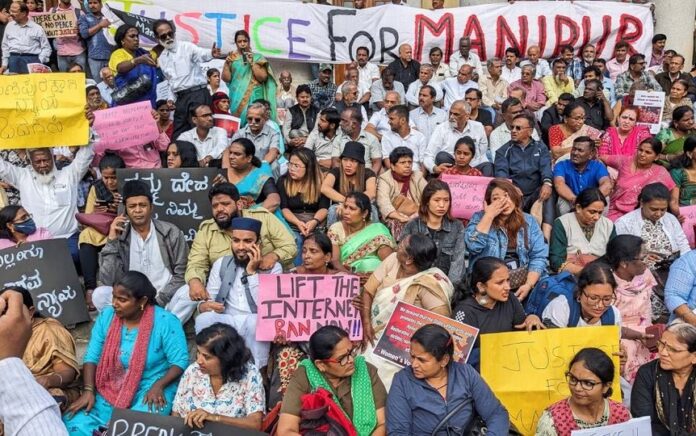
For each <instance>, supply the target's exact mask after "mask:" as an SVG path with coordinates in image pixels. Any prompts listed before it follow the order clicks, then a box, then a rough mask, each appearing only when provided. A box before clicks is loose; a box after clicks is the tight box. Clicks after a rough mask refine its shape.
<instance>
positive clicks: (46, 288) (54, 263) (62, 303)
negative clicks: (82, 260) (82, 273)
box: [0, 239, 89, 325]
mask: <svg viewBox="0 0 696 436" xmlns="http://www.w3.org/2000/svg"><path fill="white" fill-rule="evenodd" d="M0 277H2V278H1V279H0V288H1V287H5V286H10V285H15V286H21V287H23V288H26V289H27V290H28V291H29V292H30V293H31V295H32V297H33V298H34V306H35V307H36V309H37V310H38V311H39V312H40V313H41V314H42V315H44V316H46V317H50V318H56V319H58V320H59V321H60V322H61V323H63V325H71V324H77V323H80V322H84V321H89V314H88V313H87V306H86V305H85V298H84V295H83V293H82V286H81V285H80V280H79V278H78V277H77V272H76V271H75V266H74V265H73V261H72V257H71V256H70V250H69V249H68V243H67V241H66V240H65V239H49V240H46V241H39V242H29V243H26V244H22V245H20V246H19V247H18V248H6V249H4V250H0Z"/></svg>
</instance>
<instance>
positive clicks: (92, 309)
mask: <svg viewBox="0 0 696 436" xmlns="http://www.w3.org/2000/svg"><path fill="white" fill-rule="evenodd" d="M93 293H94V289H87V293H86V294H85V302H86V303H87V310H89V311H90V312H96V311H97V308H96V307H95V306H94V303H92V294H93Z"/></svg>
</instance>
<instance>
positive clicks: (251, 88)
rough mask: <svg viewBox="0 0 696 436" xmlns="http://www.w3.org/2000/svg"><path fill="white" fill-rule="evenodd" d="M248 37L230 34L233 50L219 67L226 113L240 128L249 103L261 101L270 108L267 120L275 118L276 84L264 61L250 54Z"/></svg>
mask: <svg viewBox="0 0 696 436" xmlns="http://www.w3.org/2000/svg"><path fill="white" fill-rule="evenodd" d="M249 42H250V39H249V34H248V33H247V32H246V31H245V30H239V31H237V32H236V33H235V34H234V43H235V44H236V45H237V51H236V52H233V53H230V55H229V56H227V59H225V65H224V66H223V68H222V80H223V81H225V82H227V83H229V96H230V112H232V115H234V116H235V117H239V120H240V127H244V126H245V125H246V112H247V107H248V106H249V104H251V103H253V102H254V101H256V100H258V99H264V100H266V101H268V102H269V103H270V105H271V117H270V119H272V120H275V119H276V116H277V114H276V97H275V95H276V81H275V78H274V77H273V70H271V65H270V64H269V63H268V60H266V58H264V57H263V56H261V55H260V54H258V53H253V52H252V51H251V45H250V43H249Z"/></svg>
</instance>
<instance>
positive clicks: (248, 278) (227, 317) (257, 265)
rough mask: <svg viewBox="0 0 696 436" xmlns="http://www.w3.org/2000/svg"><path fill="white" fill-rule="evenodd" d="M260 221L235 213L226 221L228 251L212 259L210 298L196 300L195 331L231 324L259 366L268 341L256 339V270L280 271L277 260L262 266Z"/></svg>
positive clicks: (267, 349) (265, 361)
mask: <svg viewBox="0 0 696 436" xmlns="http://www.w3.org/2000/svg"><path fill="white" fill-rule="evenodd" d="M262 228H263V226H262V224H261V221H258V220H255V219H253V218H242V217H237V218H234V219H232V221H231V224H230V229H231V237H232V244H231V246H232V255H226V256H223V257H221V258H220V259H218V260H216V261H215V263H213V266H212V268H211V269H210V277H209V280H208V290H209V291H210V298H209V299H208V300H207V301H203V302H201V303H199V304H198V311H199V312H200V315H198V316H197V317H196V333H198V332H200V331H201V330H203V329H204V328H206V327H209V326H211V325H213V324H215V323H217V322H221V323H223V324H228V325H231V326H232V327H234V328H235V330H237V332H239V334H240V335H241V336H242V337H243V338H244V342H245V344H246V346H247V347H248V348H249V350H251V354H252V355H253V356H254V363H255V364H256V366H257V367H258V368H259V369H260V368H263V367H264V366H266V363H267V362H268V351H269V349H270V342H259V341H257V340H256V317H257V304H258V292H259V273H260V274H281V273H282V272H283V268H282V267H281V266H280V264H279V263H278V262H275V263H273V264H272V265H270V267H269V268H263V265H262V261H261V250H262V248H263V243H262V242H261V229H262Z"/></svg>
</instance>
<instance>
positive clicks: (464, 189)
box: [442, 174, 493, 219]
mask: <svg viewBox="0 0 696 436" xmlns="http://www.w3.org/2000/svg"><path fill="white" fill-rule="evenodd" d="M491 180H493V178H492V177H474V176H457V175H454V174H443V175H442V181H443V182H445V183H447V184H448V185H449V187H450V191H452V216H454V217H455V218H464V219H471V216H472V215H473V214H474V213H476V212H478V211H480V210H483V200H484V198H485V195H486V188H487V187H488V184H489V183H490V182H491Z"/></svg>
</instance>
